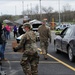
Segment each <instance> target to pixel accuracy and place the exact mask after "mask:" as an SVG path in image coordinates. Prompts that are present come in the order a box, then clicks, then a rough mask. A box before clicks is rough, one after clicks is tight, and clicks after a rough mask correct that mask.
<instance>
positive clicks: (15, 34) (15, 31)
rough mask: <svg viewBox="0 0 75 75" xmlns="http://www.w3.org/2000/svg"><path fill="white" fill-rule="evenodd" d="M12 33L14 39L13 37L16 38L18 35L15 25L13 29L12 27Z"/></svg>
mask: <svg viewBox="0 0 75 75" xmlns="http://www.w3.org/2000/svg"><path fill="white" fill-rule="evenodd" d="M13 33H14V38H15V36H16V37H17V36H18V33H17V26H16V25H14V27H13Z"/></svg>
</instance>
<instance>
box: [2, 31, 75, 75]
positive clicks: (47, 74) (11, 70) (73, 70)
mask: <svg viewBox="0 0 75 75" xmlns="http://www.w3.org/2000/svg"><path fill="white" fill-rule="evenodd" d="M54 37H55V35H54V31H52V40H53V39H54ZM13 40H14V39H13V35H12V34H11V39H10V40H8V42H7V45H6V51H5V57H6V58H7V59H8V61H5V62H2V69H3V70H4V71H6V73H7V75H24V73H23V71H22V68H21V66H20V59H21V57H22V53H15V52H13V50H12V41H13ZM37 45H38V48H39V42H37ZM48 52H49V53H48V60H44V58H43V55H42V54H40V52H39V55H40V62H39V66H38V71H39V75H75V63H71V62H70V61H69V60H68V57H67V55H65V54H59V55H57V54H56V53H55V51H54V46H53V41H52V43H51V44H50V45H49V47H48Z"/></svg>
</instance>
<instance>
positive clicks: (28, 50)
mask: <svg viewBox="0 0 75 75" xmlns="http://www.w3.org/2000/svg"><path fill="white" fill-rule="evenodd" d="M24 43H25V45H24ZM23 45H24V48H25V50H24V53H23V56H22V59H21V62H20V63H21V66H22V68H23V71H24V73H25V75H38V63H39V56H38V53H37V47H36V35H35V33H34V32H33V31H31V30H29V31H27V32H26V33H25V34H24V35H23V37H22V38H21V41H20V43H19V45H18V46H17V47H16V48H15V49H16V50H19V49H21V48H23Z"/></svg>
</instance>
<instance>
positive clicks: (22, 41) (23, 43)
mask: <svg viewBox="0 0 75 75" xmlns="http://www.w3.org/2000/svg"><path fill="white" fill-rule="evenodd" d="M25 42H26V37H25V35H23V36H22V38H21V40H20V43H19V44H18V45H17V46H16V47H15V48H13V49H14V51H15V52H17V51H18V50H20V49H22V48H24V45H25Z"/></svg>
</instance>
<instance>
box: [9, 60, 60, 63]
mask: <svg viewBox="0 0 75 75" xmlns="http://www.w3.org/2000/svg"><path fill="white" fill-rule="evenodd" d="M10 62H14V63H18V62H20V61H13V60H10ZM39 63H40V64H56V63H57V64H58V63H59V62H57V61H39Z"/></svg>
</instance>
